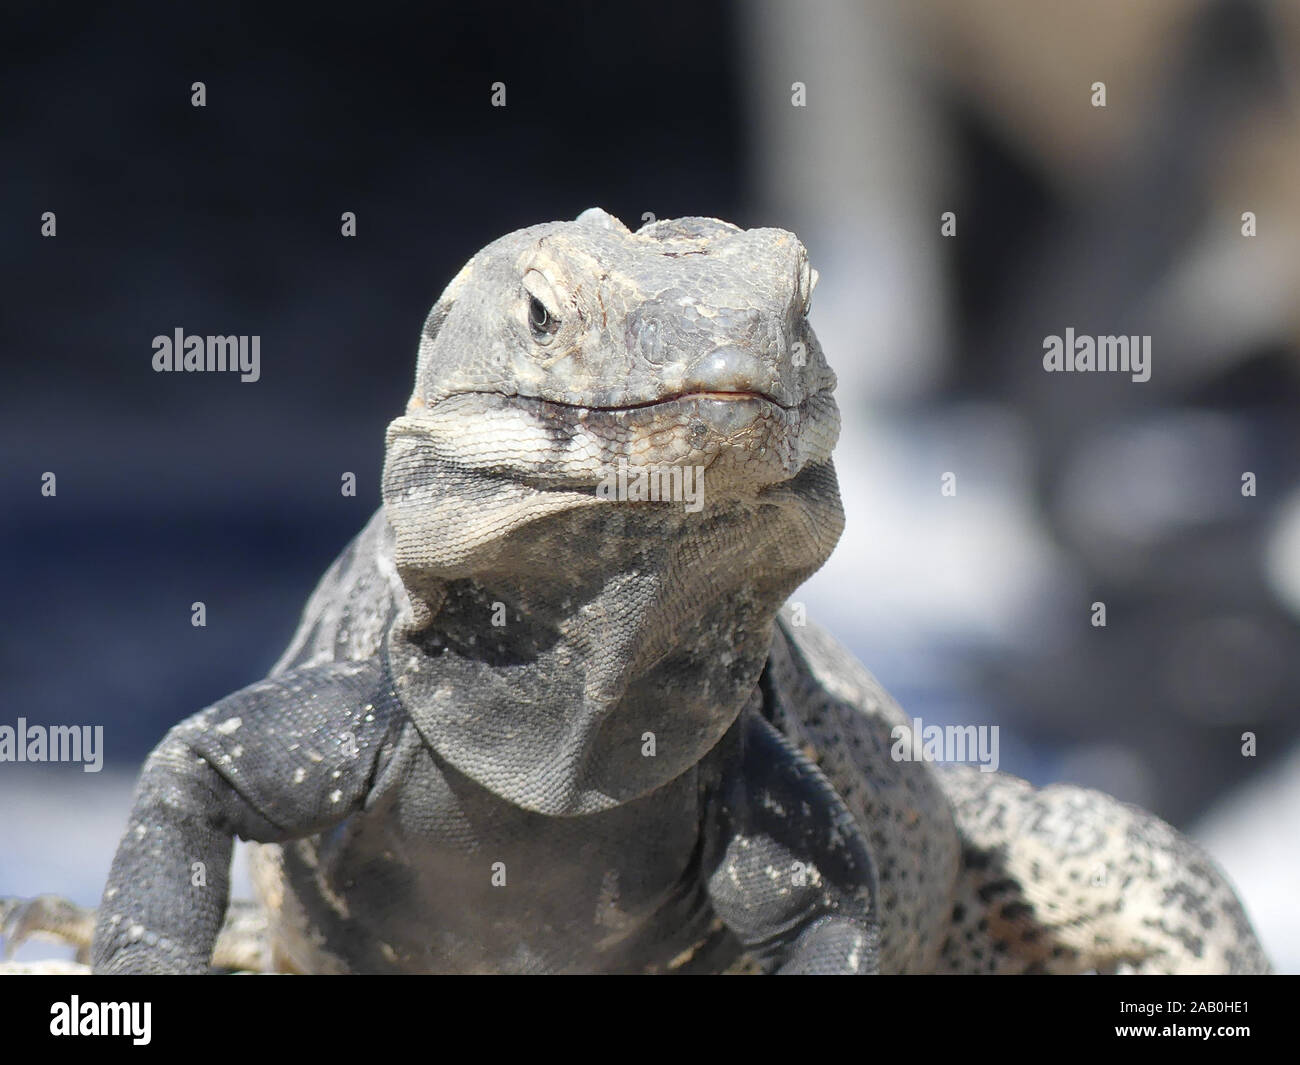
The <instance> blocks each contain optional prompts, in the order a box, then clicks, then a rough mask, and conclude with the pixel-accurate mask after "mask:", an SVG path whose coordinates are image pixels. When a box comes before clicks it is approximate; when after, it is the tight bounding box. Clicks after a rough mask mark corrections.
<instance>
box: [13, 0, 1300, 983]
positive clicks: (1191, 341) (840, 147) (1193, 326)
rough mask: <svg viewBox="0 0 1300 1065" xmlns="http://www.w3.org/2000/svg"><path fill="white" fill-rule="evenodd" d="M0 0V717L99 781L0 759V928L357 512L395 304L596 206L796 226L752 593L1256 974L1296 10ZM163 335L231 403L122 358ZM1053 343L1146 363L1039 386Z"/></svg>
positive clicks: (1276, 823) (1297, 172) (1287, 782)
mask: <svg viewBox="0 0 1300 1065" xmlns="http://www.w3.org/2000/svg"><path fill="white" fill-rule="evenodd" d="M6 7H7V11H6V16H7V17H6V32H5V34H4V37H3V39H2V40H0V54H2V55H3V61H2V62H0V100H2V101H3V105H2V106H0V115H2V116H3V117H0V292H3V298H0V370H2V371H3V372H2V373H0V515H2V517H0V619H2V624H3V633H4V638H3V641H0V724H13V723H14V722H15V720H16V719H17V718H18V717H20V716H21V717H25V718H26V719H27V720H28V721H29V722H32V723H57V724H102V725H103V726H104V729H105V745H106V751H107V759H108V762H107V765H106V768H105V770H104V771H103V772H102V773H99V774H86V773H83V772H82V771H81V769H80V767H79V766H75V765H53V766H48V765H46V766H32V765H12V764H4V765H0V894H17V895H32V894H37V893H41V892H56V893H62V894H66V895H68V896H69V897H71V898H74V899H76V900H77V901H79V902H82V903H86V904H94V903H96V902H97V901H98V896H99V892H100V890H101V888H102V885H103V881H104V877H105V875H106V873H107V869H108V864H109V861H110V859H111V856H112V852H113V849H114V847H115V845H116V841H117V834H118V833H119V832H120V831H121V828H122V826H123V824H124V823H125V819H126V814H127V809H128V806H129V801H130V788H131V781H132V778H133V775H134V773H135V771H136V770H137V769H138V767H139V763H140V761H141V759H142V758H143V757H144V755H145V753H146V752H147V751H148V750H149V749H150V747H152V745H153V744H154V743H155V742H157V740H158V739H159V738H160V737H161V735H162V733H163V732H164V731H165V730H166V729H167V728H168V727H169V726H170V725H171V724H173V723H174V722H175V721H177V720H179V719H180V718H182V717H184V716H187V715H188V714H190V713H192V712H194V711H195V710H197V709H200V708H202V707H203V706H205V705H207V704H209V703H211V702H213V701H215V700H216V699H218V698H220V697H221V696H223V695H225V694H227V693H229V692H231V691H233V690H235V689H237V688H240V687H243V686H244V685H246V684H248V683H251V682H253V681H255V680H257V679H259V678H260V677H262V676H263V675H264V674H265V672H266V670H267V669H268V668H269V667H270V665H271V664H272V662H274V660H275V659H276V658H277V657H278V655H279V653H280V650H281V649H282V648H283V646H284V644H285V642H286V641H287V639H288V637H289V635H290V634H291V632H292V630H293V628H294V626H295V624H296V621H297V618H298V615H299V612H300V611H301V609H302V606H303V605H304V603H305V600H306V597H307V595H308V593H309V592H310V590H311V588H312V587H313V586H314V584H315V582H316V580H317V579H318V577H319V576H320V575H321V573H322V572H323V571H324V569H325V568H326V567H327V566H328V564H329V563H330V562H331V561H332V559H333V558H334V557H335V555H336V554H337V553H338V551H339V550H340V549H341V548H342V546H343V545H344V544H345V543H346V542H347V541H348V539H350V538H351V536H352V535H354V533H355V532H357V531H358V530H359V529H360V527H361V525H362V524H363V523H364V521H365V520H366V518H367V516H368V515H369V513H370V512H371V510H372V509H373V508H374V507H375V506H377V505H378V502H379V472H380V468H381V464H382V458H383V456H382V446H383V432H384V428H385V426H386V424H387V422H388V421H389V419H391V418H392V417H393V416H395V415H396V414H397V413H399V412H400V411H401V409H402V407H403V405H404V403H405V399H406V395H407V393H408V391H409V388H410V382H411V378H412V374H413V370H414V356H415V341H416V337H417V336H418V332H419V328H420V325H421V322H422V320H423V317H424V315H425V313H426V312H427V310H428V307H429V306H430V304H431V303H432V302H433V300H434V299H435V298H436V296H437V294H438V292H439V291H440V290H441V288H442V286H443V285H444V284H445V283H446V282H447V281H448V280H449V279H450V278H451V276H452V275H453V274H454V273H455V271H456V270H457V269H458V268H459V267H460V265H461V264H462V263H463V262H464V261H465V260H466V259H467V258H468V257H469V256H470V255H471V254H473V252H474V251H476V250H477V249H478V248H479V247H481V246H482V245H483V244H485V243H487V242H488V241H489V240H490V239H493V238H495V237H497V236H499V235H501V234H503V233H506V232H508V231H510V230H512V229H515V228H518V227H520V226H524V225H529V224H532V223H534V222H538V221H544V220H548V219H555V218H571V217H574V216H575V215H577V214H578V213H579V212H580V211H581V210H583V209H584V208H586V207H588V206H592V205H599V206H602V207H605V208H606V209H607V210H610V211H611V212H613V213H614V214H616V215H618V216H619V217H621V218H622V219H623V220H624V221H625V222H627V223H628V224H629V225H631V226H632V227H633V228H635V227H636V226H637V225H639V224H640V222H641V220H642V218H643V216H644V215H645V214H646V213H651V214H653V215H654V216H656V217H660V218H663V217H672V216H675V215H687V214H695V215H712V216H718V217H722V218H726V219H729V220H731V221H734V222H736V223H738V224H740V225H743V226H760V225H773V226H781V227H784V228H787V229H792V230H794V231H796V232H797V233H798V234H799V235H800V236H801V237H802V239H803V240H804V242H805V243H806V244H807V246H808V247H809V250H810V254H811V257H812V260H813V263H814V265H816V266H817V268H818V269H819V271H820V273H821V283H820V286H819V288H818V291H817V296H816V298H815V300H814V305H813V313H812V320H813V324H814V326H815V328H816V329H817V332H818V335H819V336H820V338H821V340H822V343H823V346H824V347H825V349H826V351H827V353H828V357H829V359H830V361H831V364H832V365H833V366H834V368H835V369H836V371H837V373H838V374H839V378H840V391H839V401H840V406H841V410H842V412H843V416H844V432H843V435H842V438H841V443H840V447H839V450H838V452H837V466H838V469H839V474H840V479H841V485H842V490H843V494H844V498H845V508H846V511H847V514H848V527H847V531H846V533H845V536H844V538H843V540H842V541H841V543H840V546H839V548H838V550H837V551H836V553H835V555H834V557H833V558H832V559H831V561H830V563H829V564H828V565H827V566H826V568H825V569H824V570H823V571H822V572H821V573H819V574H818V575H817V576H816V577H815V578H814V579H813V580H812V581H810V582H809V584H808V585H807V586H806V587H805V588H804V589H803V590H801V592H800V593H798V595H797V596H796V598H797V599H801V600H802V601H804V602H806V603H807V604H808V608H809V613H810V615H811V616H813V617H814V618H816V619H818V620H819V621H821V622H822V623H823V624H825V625H827V626H828V627H829V628H831V629H832V630H833V631H834V632H835V633H836V635H837V636H839V638H840V639H841V640H843V641H844V642H845V643H846V644H848V645H849V646H850V647H851V648H852V649H853V650H854V651H855V652H856V653H857V654H858V655H859V656H860V657H861V659H862V660H863V661H864V662H865V663H866V664H867V666H868V667H869V668H870V669H871V670H872V671H873V672H875V673H876V674H877V675H878V676H879V677H880V678H881V680H882V681H883V682H884V684H885V685H886V686H887V687H888V688H889V689H890V690H891V691H892V692H893V694H894V695H895V696H896V697H897V698H898V699H899V700H900V701H901V702H902V704H903V705H904V707H905V708H907V709H908V710H909V711H910V712H911V713H912V714H913V715H916V716H921V717H923V718H924V719H925V720H926V721H927V722H932V723H947V722H969V723H974V724H997V725H1000V726H1001V768H1002V769H1003V770H1006V771H1009V772H1012V773H1016V774H1018V775H1021V776H1024V777H1026V778H1028V779H1029V780H1031V781H1033V782H1035V783H1039V784H1043V783H1048V782H1051V781H1068V782H1073V783H1078V784H1084V785H1089V786H1093V787H1098V788H1102V789H1105V790H1107V791H1110V792H1112V793H1113V794H1115V795H1117V796H1119V797H1120V798H1122V799H1125V800H1128V801H1131V802H1136V803H1140V804H1142V805H1144V806H1147V807H1149V808H1150V809H1152V810H1154V811H1155V812H1157V813H1158V814H1160V815H1161V816H1162V817H1164V818H1166V819H1167V820H1169V821H1171V822H1172V823H1173V824H1175V825H1177V826H1178V827H1179V828H1181V829H1183V830H1184V831H1186V832H1188V833H1189V834H1191V835H1192V836H1193V837H1195V838H1196V839H1197V840H1198V841H1200V842H1201V843H1202V844H1203V845H1204V846H1206V847H1207V848H1208V849H1209V851H1210V852H1211V853H1212V854H1213V855H1214V857H1215V858H1216V859H1217V860H1218V861H1219V863H1220V864H1221V865H1222V866H1223V867H1224V868H1225V869H1226V870H1227V872H1228V874H1229V875H1230V877H1231V878H1232V879H1233V881H1234V882H1235V883H1236V885H1237V886H1238V888H1239V890H1240V892H1241V894H1242V896H1243V898H1244V900H1245V902H1246V905H1247V909H1248V910H1249V912H1250V913H1251V916H1252V918H1253V919H1254V921H1255V922H1256V925H1257V927H1258V929H1259V931H1260V933H1261V935H1262V937H1263V939H1264V941H1265V946H1266V948H1267V949H1268V950H1269V952H1270V953H1271V955H1272V957H1273V960H1274V962H1275V964H1277V966H1278V967H1279V968H1280V969H1282V970H1283V971H1291V972H1296V971H1300V909H1298V908H1297V906H1296V885H1297V883H1300V830H1298V829H1297V826H1298V825H1300V124H1298V123H1297V103H1298V102H1300V79H1298V78H1297V59H1298V58H1300V3H1296V2H1295V0H1279V2H1267V0H1232V2H1228V0H1145V2H1144V3H1142V4H1133V3H1131V2H1129V0H1088V2H1082V0H1079V2H1074V0H1066V2H1062V3H1055V4H1050V5H1049V4H1042V3H1041V2H1038V0H978V2H970V0H914V2H903V0H898V2H891V0H858V2H842V0H813V2H809V3H797V4H796V3H792V2H788V3H782V2H776V0H766V2H746V3H742V2H736V3H718V2H701V0H654V2H653V3H650V2H641V0H633V2H628V3H623V4H620V5H617V6H614V5H600V4H596V3H581V4H580V3H574V2H568V0H552V2H550V3H548V4H545V5H500V4H495V3H482V4H478V5H473V6H470V5H455V6H452V5H445V6H443V7H441V8H440V7H438V6H437V5H418V6H407V5H393V6H389V5H386V4H384V3H379V2H372V3H369V4H367V5H365V7H364V8H363V9H354V8H338V7H331V6H328V5H315V6H312V7H305V6H304V7H303V9H302V10H301V11H299V12H292V11H281V12H276V11H269V10H266V9H264V8H263V7H261V6H259V5H251V4H250V5H239V4H223V5H221V7H220V9H219V10H217V9H212V10H205V9H204V8H203V7H202V6H187V7H186V8H184V9H177V8H173V7H164V6H162V5H156V6H150V5H142V6H132V5H127V6H123V7H117V6H115V7H114V8H113V9H112V10H109V9H107V8H103V9H96V10H80V11H78V12H77V13H76V15H75V16H74V15H71V14H69V13H67V12H58V11H54V10H52V9H50V8H48V7H47V6H46V5H44V4H39V3H34V2H33V3H24V2H21V0H18V2H14V3H10V4H8V5H6ZM195 81H202V82H204V83H205V85H206V90H207V106H206V107H205V108H193V107H191V105H190V95H191V88H190V87H191V84H192V83H193V82H195ZM494 82H504V83H505V86H506V94H507V96H506V103H507V106H505V107H504V108H494V107H492V106H490V98H491V91H492V89H491V87H492V84H493V83H494ZM796 82H798V83H802V84H803V85H804V86H805V92H806V106H803V107H796V106H792V93H793V92H794V89H793V86H794V83H796ZM1095 82H1103V83H1104V84H1105V91H1106V106H1105V107H1104V108H1103V107H1094V106H1093V102H1092V101H1093V98H1094V89H1093V83H1095ZM46 211H53V212H55V214H56V216H57V227H58V229H57V236H56V237H54V238H43V237H42V236H41V232H40V220H41V215H42V213H43V212H46ZM344 211H353V212H355V213H356V216H357V235H356V237H355V238H349V239H345V238H344V237H342V236H341V235H340V224H341V223H340V215H341V214H342V213H343V212H344ZM1247 211H1249V212H1253V214H1254V216H1255V218H1256V227H1257V228H1256V235H1255V236H1252V237H1247V236H1243V234H1242V226H1243V221H1242V215H1243V213H1244V212H1247ZM945 212H953V214H954V215H955V233H953V234H952V235H947V236H945V235H944V234H943V233H942V231H941V216H942V215H943V214H944V213H945ZM177 327H182V328H184V329H185V330H187V331H188V332H190V333H199V334H207V333H219V334H257V335H260V336H261V338H262V341H261V352H262V376H261V380H260V381H258V382H257V383H256V384H243V383H240V382H239V380H238V379H237V377H236V376H235V375H229V376H221V375H207V374H175V375H164V374H155V373H154V372H153V371H152V369H151V358H152V347H151V340H152V338H153V337H154V336H155V335H158V334H170V333H171V332H172V330H174V329H175V328H177ZM1066 327H1073V328H1074V329H1075V330H1076V331H1077V332H1078V333H1080V334H1089V335H1105V334H1125V335H1128V334H1142V335H1149V336H1151V337H1152V343H1151V347H1152V373H1151V379H1150V380H1149V381H1148V382H1146V383H1134V382H1132V381H1131V380H1130V379H1129V377H1128V375H1124V374H1094V375H1079V374H1046V373H1044V372H1043V370H1042V353H1043V338H1044V337H1045V336H1047V335H1050V334H1062V333H1063V332H1064V330H1065V328H1066ZM46 471H52V472H54V473H55V474H56V475H57V478H58V481H57V485H58V494H57V496H56V497H54V498H46V497H43V496H42V495H41V492H40V484H41V476H42V474H43V473H45V472H46ZM346 471H351V472H354V473H355V474H356V475H357V478H358V494H357V497H356V498H354V499H352V498H344V497H342V496H341V495H340V493H339V484H340V476H341V475H342V473H344V472H346ZM948 472H952V473H955V474H956V475H957V494H956V495H955V496H953V497H948V498H945V497H943V496H941V495H940V492H939V487H940V477H941V475H942V474H944V473H948ZM1246 472H1251V473H1254V474H1255V476H1256V479H1257V485H1258V488H1257V494H1256V495H1255V496H1253V497H1246V496H1243V494H1242V490H1241V486H1242V475H1243V473H1246ZM195 601H203V602H204V603H205V604H206V606H207V625H206V627H204V628H195V627H193V626H192V625H191V623H190V604H191V603H192V602H195ZM1095 602H1104V603H1105V604H1106V611H1107V624H1106V626H1105V627H1104V628H1098V627H1094V626H1093V625H1092V624H1091V618H1092V616H1093V609H1092V604H1093V603H1095ZM1247 732H1249V733H1253V734H1254V735H1255V737H1256V744H1257V746H1256V753H1255V755H1254V756H1253V757H1244V756H1243V754H1242V735H1243V733H1247ZM49 954H50V948H48V947H46V946H40V945H31V946H29V947H27V948H25V950H24V951H23V953H22V954H21V955H20V957H21V956H28V957H36V956H48V955H49Z"/></svg>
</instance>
